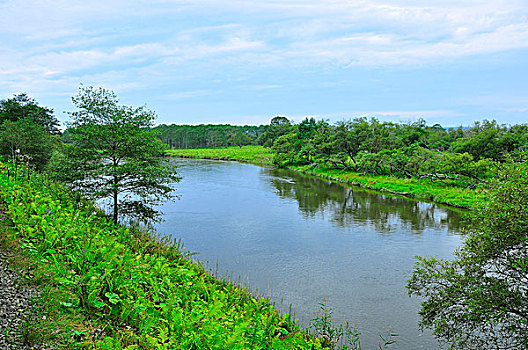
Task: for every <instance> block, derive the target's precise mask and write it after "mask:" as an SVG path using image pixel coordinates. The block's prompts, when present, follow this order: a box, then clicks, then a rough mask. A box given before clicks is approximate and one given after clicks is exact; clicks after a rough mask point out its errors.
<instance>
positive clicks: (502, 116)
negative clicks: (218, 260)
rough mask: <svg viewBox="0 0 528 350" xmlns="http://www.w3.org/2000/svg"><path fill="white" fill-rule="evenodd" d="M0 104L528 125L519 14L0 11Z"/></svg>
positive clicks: (368, 7)
mask: <svg viewBox="0 0 528 350" xmlns="http://www.w3.org/2000/svg"><path fill="white" fill-rule="evenodd" d="M0 33H1V34H0V99H7V98H11V97H12V96H13V95H14V94H17V93H20V92H25V93H27V94H28V95H29V96H30V97H32V98H34V99H36V100H37V102H38V103H39V104H40V105H42V106H46V107H51V108H53V109H54V111H55V115H56V117H57V118H58V119H59V120H60V121H61V122H63V123H64V122H65V121H67V120H68V115H67V113H66V112H68V111H74V110H75V106H74V105H73V104H72V102H71V98H72V96H74V95H76V94H77V93H78V90H79V86H80V84H84V85H85V86H97V87H99V86H100V87H104V88H106V89H110V90H113V91H114V92H115V93H116V94H117V95H118V96H119V98H120V102H121V103H122V104H124V105H129V106H140V105H146V106H147V107H148V108H149V109H152V110H154V111H155V112H156V113H157V115H158V119H157V123H158V124H159V123H164V124H172V123H176V124H206V123H214V124H219V123H230V124H239V125H242V124H252V125H255V124H268V123H269V121H270V119H271V118H273V117H274V116H277V115H280V116H285V117H288V118H289V119H291V120H292V121H294V122H300V121H301V120H303V119H304V118H306V117H315V118H317V119H326V120H329V121H330V122H336V121H339V120H348V119H352V118H356V117H362V116H365V117H368V118H370V117H376V118H378V119H380V120H384V121H394V122H413V121H416V120H418V119H420V118H423V119H425V120H426V122H427V123H428V124H431V125H432V124H435V123H440V124H441V125H443V126H459V125H464V126H467V125H471V124H473V122H474V121H476V120H484V119H488V120H492V119H494V120H497V121H498V122H499V123H506V124H515V123H526V122H528V79H527V78H528V1H527V0H505V1H502V0H483V1H480V0H465V1H460V0H459V1H452V0H441V1H423V0H422V1H412V0H392V1H388V0H366V1H362V0H281V1H278V0H270V1H241V0H229V1H225V0H148V1H147V0H145V1H131V0H128V1H125V0H123V1H121V0H105V1H101V0H90V1H86V0H84V1H75V0H67V1H63V0H53V1H51V0H50V1H46V0H43V1H34V0H23V1H22V0H19V1H5V0H0Z"/></svg>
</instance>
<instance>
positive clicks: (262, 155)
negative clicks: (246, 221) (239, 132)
mask: <svg viewBox="0 0 528 350" xmlns="http://www.w3.org/2000/svg"><path fill="white" fill-rule="evenodd" d="M167 154H169V155H171V156H176V157H184V158H196V159H220V160H236V161H241V162H247V163H252V164H259V165H271V153H270V152H269V150H268V149H267V148H265V147H262V146H243V147H236V146H234V147H223V148H194V149H172V150H168V151H167Z"/></svg>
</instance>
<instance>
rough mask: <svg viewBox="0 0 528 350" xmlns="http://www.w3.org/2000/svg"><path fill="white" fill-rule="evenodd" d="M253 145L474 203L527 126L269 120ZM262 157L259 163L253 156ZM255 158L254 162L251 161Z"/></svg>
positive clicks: (516, 149)
mask: <svg viewBox="0 0 528 350" xmlns="http://www.w3.org/2000/svg"><path fill="white" fill-rule="evenodd" d="M258 143H259V144H263V145H265V146H269V147H271V149H270V150H271V162H272V163H273V164H274V165H276V166H278V167H289V168H292V169H295V170H298V171H300V172H302V173H304V174H308V175H313V176H318V177H322V178H325V179H331V180H333V181H338V182H342V183H345V184H351V185H355V186H360V187H363V188H368V189H373V190H378V191H383V192H387V193H392V194H394V195H400V196H406V197H412V198H416V199H421V200H430V201H435V202H437V203H442V204H447V205H451V206H456V207H462V208H472V207H473V206H475V204H476V203H478V202H479V201H484V200H485V199H486V198H485V197H484V195H483V194H482V192H481V190H480V189H479V187H481V186H483V185H485V184H486V183H488V182H490V181H491V180H492V179H494V178H496V177H497V176H498V172H499V170H500V169H501V167H503V166H504V165H505V164H509V163H517V162H519V161H521V160H522V159H523V152H526V150H528V126H527V125H526V124H521V125H513V126H506V125H498V124H497V123H496V122H494V121H484V122H483V123H480V122H476V123H475V125H474V126H473V127H472V128H468V129H462V128H461V127H460V128H457V129H454V128H447V129H446V128H443V127H441V126H440V125H433V126H427V125H426V124H425V122H424V121H423V120H421V121H418V122H416V123H409V124H396V123H390V122H379V121H378V120H376V119H371V120H367V119H366V118H357V119H354V120H351V121H341V122H338V123H336V124H335V125H330V124H329V123H328V122H326V121H324V120H320V121H316V120H315V119H313V118H306V119H305V120H303V121H302V122H301V123H299V124H297V125H294V124H292V123H291V122H290V121H289V120H288V119H287V118H284V117H275V118H273V119H272V120H271V123H270V125H269V126H267V129H266V130H265V131H264V133H263V134H262V135H261V136H260V137H259V138H258ZM249 149H251V151H252V152H254V153H255V154H257V153H259V154H262V155H266V156H263V158H262V160H261V159H259V158H258V157H260V156H255V155H253V153H251V154H248V152H247V150H249ZM247 150H244V151H242V150H238V149H236V148H234V147H231V148H222V149H219V150H217V149H195V150H182V149H173V150H170V151H169V154H170V155H175V156H181V157H192V158H213V159H229V160H241V161H249V162H252V163H257V164H267V163H268V162H267V159H268V158H269V155H267V154H266V150H265V149H263V148H262V149H259V146H252V147H251V148H247ZM255 158H257V159H255Z"/></svg>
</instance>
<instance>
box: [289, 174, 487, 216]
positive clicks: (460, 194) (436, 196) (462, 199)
mask: <svg viewBox="0 0 528 350" xmlns="http://www.w3.org/2000/svg"><path fill="white" fill-rule="evenodd" d="M290 168H291V169H294V170H296V171H299V172H301V173H303V174H306V175H310V176H315V177H319V178H324V179H328V180H331V181H335V182H340V183H343V184H347V185H351V186H358V187H361V188H365V189H369V190H375V191H379V192H383V193H390V194H393V195H396V196H401V197H408V198H414V199H418V200H426V201H432V202H435V203H439V204H444V205H448V206H452V207H459V208H473V207H475V205H477V203H480V202H482V201H485V200H486V198H485V197H484V195H483V194H482V192H481V190H480V189H478V188H477V189H467V188H461V187H457V186H455V185H451V184H443V183H438V182H431V181H430V180H428V179H415V178H411V179H401V178H396V177H393V176H386V175H381V176H376V175H363V174H362V173H358V172H353V171H345V170H336V169H331V168H312V167H309V166H291V167H290Z"/></svg>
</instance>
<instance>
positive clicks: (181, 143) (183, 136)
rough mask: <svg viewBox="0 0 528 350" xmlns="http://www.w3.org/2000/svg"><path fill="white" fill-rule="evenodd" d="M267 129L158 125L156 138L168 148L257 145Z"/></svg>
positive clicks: (227, 126) (264, 127) (260, 127)
mask: <svg viewBox="0 0 528 350" xmlns="http://www.w3.org/2000/svg"><path fill="white" fill-rule="evenodd" d="M266 129H267V127H266V126H264V125H261V126H251V125H244V126H237V125H214V124H208V125H203V124H202V125H175V124H173V125H164V124H162V125H158V126H156V127H155V128H154V130H156V131H157V132H158V133H159V134H158V137H159V138H160V140H162V141H163V142H164V143H166V144H167V145H168V146H169V148H217V147H227V146H239V147H241V146H246V145H256V144H258V143H259V142H260V141H259V138H260V137H261V136H262V135H263V134H264V133H265V131H266Z"/></svg>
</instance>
